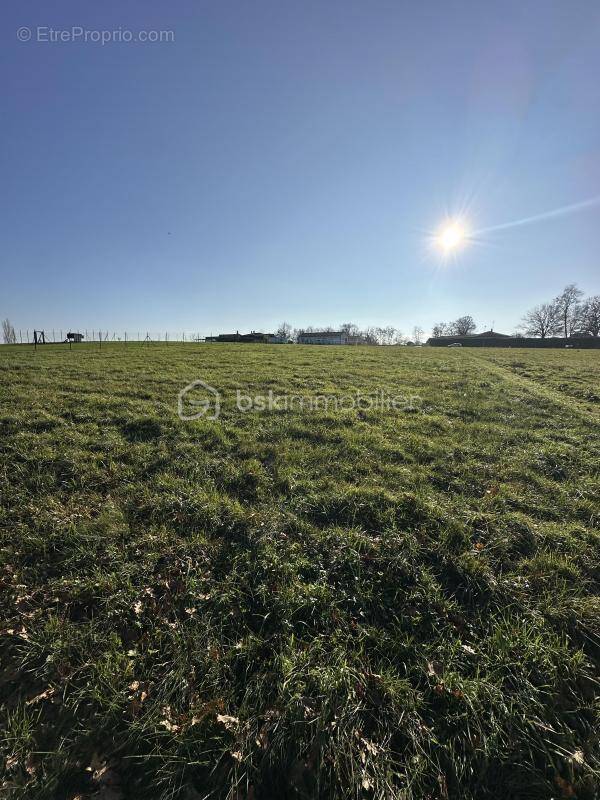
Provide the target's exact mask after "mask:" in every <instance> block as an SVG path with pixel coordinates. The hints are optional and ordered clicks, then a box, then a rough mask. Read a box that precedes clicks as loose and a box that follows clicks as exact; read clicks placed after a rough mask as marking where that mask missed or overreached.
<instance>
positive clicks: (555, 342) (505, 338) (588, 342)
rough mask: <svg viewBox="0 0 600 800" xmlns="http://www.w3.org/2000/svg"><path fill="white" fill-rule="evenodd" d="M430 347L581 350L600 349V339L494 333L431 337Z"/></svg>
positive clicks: (428, 342)
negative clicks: (542, 337) (564, 348)
mask: <svg viewBox="0 0 600 800" xmlns="http://www.w3.org/2000/svg"><path fill="white" fill-rule="evenodd" d="M427 344H428V345H430V346H431V347H450V345H453V344H457V345H461V346H462V347H573V348H576V349H578V348H581V349H590V348H600V337H593V336H570V337H569V338H568V339H565V338H563V337H558V336H549V337H547V338H545V339H541V338H536V337H533V336H509V335H507V334H506V333H497V332H496V331H484V332H483V333H472V334H469V335H468V336H432V337H431V338H430V339H428V340H427Z"/></svg>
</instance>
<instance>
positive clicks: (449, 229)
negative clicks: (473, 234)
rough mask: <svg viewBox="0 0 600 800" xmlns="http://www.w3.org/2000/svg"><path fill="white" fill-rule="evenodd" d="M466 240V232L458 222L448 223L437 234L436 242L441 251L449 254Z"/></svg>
mask: <svg viewBox="0 0 600 800" xmlns="http://www.w3.org/2000/svg"><path fill="white" fill-rule="evenodd" d="M466 238H467V232H466V231H465V229H464V227H463V226H462V225H461V224H460V222H448V223H447V224H446V225H444V227H443V228H442V230H441V231H440V233H439V234H438V237H437V240H438V244H439V246H440V247H441V248H442V250H443V251H444V252H445V253H449V252H450V251H451V250H455V249H456V248H457V247H459V246H460V245H461V244H463V243H464V242H465V240H466Z"/></svg>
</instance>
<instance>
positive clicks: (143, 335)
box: [15, 328, 210, 345]
mask: <svg viewBox="0 0 600 800" xmlns="http://www.w3.org/2000/svg"><path fill="white" fill-rule="evenodd" d="M36 333H37V343H38V344H41V343H44V344H68V343H69V339H68V338H67V334H69V333H73V334H81V335H82V336H83V339H82V341H81V342H79V341H76V340H75V339H72V340H71V341H72V344H74V345H75V344H98V345H101V344H103V343H107V344H109V343H117V342H121V343H124V344H128V343H139V344H152V343H154V344H159V343H162V344H169V343H173V344H174V343H184V342H185V343H187V342H203V341H204V339H205V337H206V336H210V334H205V333H200V332H194V331H160V332H157V331H108V330H101V329H99V328H89V329H88V328H84V329H81V328H75V329H73V328H70V329H68V330H60V329H48V328H45V329H41V328H36V329H35V331H34V329H24V330H23V329H21V330H15V338H16V344H35V342H36V335H35V334H36ZM41 333H43V334H44V336H43V339H44V341H43V342H41V341H40V338H41V337H40V334H41Z"/></svg>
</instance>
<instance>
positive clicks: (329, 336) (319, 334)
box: [298, 331, 349, 344]
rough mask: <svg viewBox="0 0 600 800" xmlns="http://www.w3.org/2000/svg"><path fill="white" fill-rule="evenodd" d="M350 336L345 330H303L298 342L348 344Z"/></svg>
mask: <svg viewBox="0 0 600 800" xmlns="http://www.w3.org/2000/svg"><path fill="white" fill-rule="evenodd" d="M348 343H349V337H348V334H347V333H345V332H344V331H301V332H300V333H299V334H298V344H348Z"/></svg>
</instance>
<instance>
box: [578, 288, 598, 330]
mask: <svg viewBox="0 0 600 800" xmlns="http://www.w3.org/2000/svg"><path fill="white" fill-rule="evenodd" d="M580 327H581V330H582V331H583V332H584V333H587V334H589V335H590V336H600V294H597V295H595V296H594V297H588V299H587V300H586V301H585V302H584V304H583V306H582V307H581V321H580Z"/></svg>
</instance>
